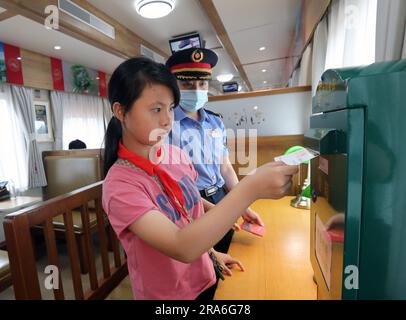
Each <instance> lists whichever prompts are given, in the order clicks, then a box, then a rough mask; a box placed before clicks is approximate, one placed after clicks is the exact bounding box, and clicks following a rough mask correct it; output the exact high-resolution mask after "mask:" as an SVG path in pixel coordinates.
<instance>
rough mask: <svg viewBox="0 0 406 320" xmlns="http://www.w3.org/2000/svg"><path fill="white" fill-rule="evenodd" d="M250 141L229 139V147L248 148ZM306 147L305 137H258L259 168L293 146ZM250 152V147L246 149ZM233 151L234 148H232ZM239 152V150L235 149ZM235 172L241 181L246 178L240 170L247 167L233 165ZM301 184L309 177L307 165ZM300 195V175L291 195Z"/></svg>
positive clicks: (302, 172) (303, 170)
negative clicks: (240, 173) (244, 144)
mask: <svg viewBox="0 0 406 320" xmlns="http://www.w3.org/2000/svg"><path fill="white" fill-rule="evenodd" d="M249 139H252V138H245V139H240V140H236V139H228V142H227V143H228V145H229V146H234V147H235V148H237V145H236V143H238V144H241V143H246V146H248V143H249ZM303 145H304V136H303V135H291V136H274V137H258V138H257V167H260V166H262V165H264V164H266V163H268V162H272V161H274V158H275V157H277V156H280V155H282V154H284V153H285V152H286V150H288V149H289V148H290V147H293V146H303ZM245 149H246V150H248V147H246V148H245ZM230 150H232V147H231V148H230ZM235 150H238V149H235ZM233 167H234V170H235V172H236V173H237V175H238V178H239V179H240V180H241V179H242V178H244V176H242V175H239V174H238V173H239V168H243V167H245V165H240V164H238V163H236V164H233ZM300 176H301V179H300V180H301V184H302V183H303V181H304V180H305V179H306V176H307V165H302V166H301V174H300ZM298 193H299V188H298V175H295V176H294V178H293V185H292V189H291V193H290V195H297V194H298Z"/></svg>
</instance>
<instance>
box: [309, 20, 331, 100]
mask: <svg viewBox="0 0 406 320" xmlns="http://www.w3.org/2000/svg"><path fill="white" fill-rule="evenodd" d="M327 33H328V32H327V16H326V17H324V18H323V20H321V21H320V23H319V25H318V26H317V28H316V31H315V33H314V38H313V56H312V96H314V95H315V94H316V89H317V85H318V84H319V81H320V80H321V76H322V74H323V72H324V70H325V69H324V67H325V65H326V52H327Z"/></svg>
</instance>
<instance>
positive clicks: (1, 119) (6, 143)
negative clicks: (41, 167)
mask: <svg viewBox="0 0 406 320" xmlns="http://www.w3.org/2000/svg"><path fill="white" fill-rule="evenodd" d="M14 110H15V109H14V106H13V102H12V97H11V90H10V87H9V86H8V85H0V128H1V135H0V150H1V155H0V181H12V182H13V183H14V185H15V187H16V188H17V189H19V190H25V189H27V186H28V153H27V150H26V142H25V139H24V135H23V131H22V130H23V128H22V126H21V125H20V124H19V121H18V118H17V115H16V113H15V111H14Z"/></svg>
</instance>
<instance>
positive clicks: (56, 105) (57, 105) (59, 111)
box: [51, 91, 63, 150]
mask: <svg viewBox="0 0 406 320" xmlns="http://www.w3.org/2000/svg"><path fill="white" fill-rule="evenodd" d="M51 108H52V122H53V124H54V126H53V130H54V132H53V133H54V138H55V143H54V150H61V149H62V148H63V143H62V140H63V108H62V98H61V95H60V94H59V92H58V91H51Z"/></svg>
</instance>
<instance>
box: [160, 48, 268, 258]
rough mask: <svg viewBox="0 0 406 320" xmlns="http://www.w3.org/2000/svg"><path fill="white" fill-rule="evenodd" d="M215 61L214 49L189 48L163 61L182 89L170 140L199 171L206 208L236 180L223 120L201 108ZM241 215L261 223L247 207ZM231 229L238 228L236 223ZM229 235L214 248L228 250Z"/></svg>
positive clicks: (220, 250)
mask: <svg viewBox="0 0 406 320" xmlns="http://www.w3.org/2000/svg"><path fill="white" fill-rule="evenodd" d="M217 61H218V57H217V55H216V53H215V52H213V51H211V50H208V49H200V48H199V49H197V48H191V49H187V50H183V51H178V52H176V53H174V54H173V55H172V56H171V57H170V58H169V59H168V61H167V62H166V66H167V67H168V68H169V69H170V70H171V72H172V73H173V74H174V75H175V76H176V78H177V79H178V85H179V89H180V92H181V99H180V104H179V106H178V107H177V108H175V121H174V125H173V128H172V132H171V134H170V135H169V143H172V144H174V145H176V146H178V147H180V148H181V149H182V150H183V151H184V152H185V153H186V154H188V155H189V157H190V159H191V161H192V162H193V165H194V167H195V169H196V171H197V172H198V174H199V176H198V180H197V187H198V189H199V190H200V193H201V196H202V197H203V198H204V199H206V200H207V201H209V202H210V203H209V202H206V201H204V205H205V210H206V211H207V210H209V209H210V207H212V206H213V204H216V203H218V202H220V200H221V199H223V197H224V196H225V195H226V193H227V192H228V191H230V190H231V189H232V188H233V187H234V186H235V185H236V184H237V183H238V178H237V175H236V173H235V171H234V169H233V166H232V165H231V162H230V160H229V154H228V149H227V145H226V130H225V127H224V124H223V121H222V120H221V117H220V116H219V115H218V114H216V113H214V112H211V111H209V110H206V109H204V108H203V107H204V106H205V104H206V103H207V102H208V89H209V80H210V79H211V74H212V68H213V67H214V66H215V65H216V64H217ZM224 214H227V212H224ZM243 218H244V219H245V220H248V221H251V222H255V223H259V224H261V225H263V222H262V220H261V218H260V217H259V216H258V215H257V214H256V213H255V212H254V211H253V210H252V209H250V208H248V209H247V212H246V213H245V214H244V215H243ZM234 229H235V230H239V227H238V225H237V224H235V225H234ZM232 236H233V230H230V231H229V232H228V233H227V234H226V235H225V236H224V237H223V239H222V240H221V241H220V242H219V243H218V244H217V245H215V246H214V249H215V250H216V251H219V252H223V253H227V251H228V248H229V245H230V242H231V239H232Z"/></svg>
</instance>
